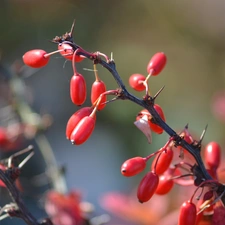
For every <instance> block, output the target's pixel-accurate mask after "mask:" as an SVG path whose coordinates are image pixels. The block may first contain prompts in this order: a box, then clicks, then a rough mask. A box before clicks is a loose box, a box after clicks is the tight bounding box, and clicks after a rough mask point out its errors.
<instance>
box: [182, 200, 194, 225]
mask: <svg viewBox="0 0 225 225" xmlns="http://www.w3.org/2000/svg"><path fill="white" fill-rule="evenodd" d="M196 218H197V216H196V206H195V204H193V203H192V202H190V201H186V202H184V203H183V204H182V206H181V208H180V215H179V222H178V225H195V223H196Z"/></svg>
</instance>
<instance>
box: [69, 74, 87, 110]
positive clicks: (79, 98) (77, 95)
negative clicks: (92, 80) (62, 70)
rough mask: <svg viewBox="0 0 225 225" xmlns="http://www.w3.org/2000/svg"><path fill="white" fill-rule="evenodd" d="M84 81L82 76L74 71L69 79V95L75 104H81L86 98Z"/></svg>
mask: <svg viewBox="0 0 225 225" xmlns="http://www.w3.org/2000/svg"><path fill="white" fill-rule="evenodd" d="M86 95H87V91H86V82H85V79H84V77H83V76H82V75H81V74H79V73H76V74H74V75H73V76H72V78H71V80H70V97H71V100H72V102H73V103H74V104H75V105H78V106H79V105H82V104H83V103H84V102H85V100H86Z"/></svg>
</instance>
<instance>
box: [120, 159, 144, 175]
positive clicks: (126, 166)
mask: <svg viewBox="0 0 225 225" xmlns="http://www.w3.org/2000/svg"><path fill="white" fill-rule="evenodd" d="M145 167H146V159H145V158H142V157H134V158H131V159H128V160H126V161H125V162H124V163H123V164H122V166H121V173H122V174H123V176H125V177H131V176H135V175H136V174H138V173H140V172H142V171H143V170H144V169H145Z"/></svg>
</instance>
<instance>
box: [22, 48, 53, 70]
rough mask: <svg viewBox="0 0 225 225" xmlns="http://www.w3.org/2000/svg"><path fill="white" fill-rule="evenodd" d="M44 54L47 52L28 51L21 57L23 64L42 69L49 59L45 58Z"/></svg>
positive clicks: (39, 50) (40, 50) (38, 50)
mask: <svg viewBox="0 0 225 225" xmlns="http://www.w3.org/2000/svg"><path fill="white" fill-rule="evenodd" d="M46 54H47V52H46V51H44V50H42V49H33V50H30V51H28V52H26V53H25V54H24V55H23V62H24V63H25V64H26V65H27V66H30V67H33V68H40V67H43V66H45V65H47V63H48V61H49V59H50V57H49V56H47V57H45V55H46Z"/></svg>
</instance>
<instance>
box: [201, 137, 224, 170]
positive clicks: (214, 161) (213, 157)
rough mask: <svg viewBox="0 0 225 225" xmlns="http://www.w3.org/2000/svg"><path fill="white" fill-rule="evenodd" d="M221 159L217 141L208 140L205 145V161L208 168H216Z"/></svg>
mask: <svg viewBox="0 0 225 225" xmlns="http://www.w3.org/2000/svg"><path fill="white" fill-rule="evenodd" d="M220 161H221V147H220V145H219V144H218V143H217V142H214V141H212V142H210V143H209V144H207V145H206V147H205V163H206V165H207V166H208V167H209V169H212V170H216V169H217V168H218V167H219V165H220Z"/></svg>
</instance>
